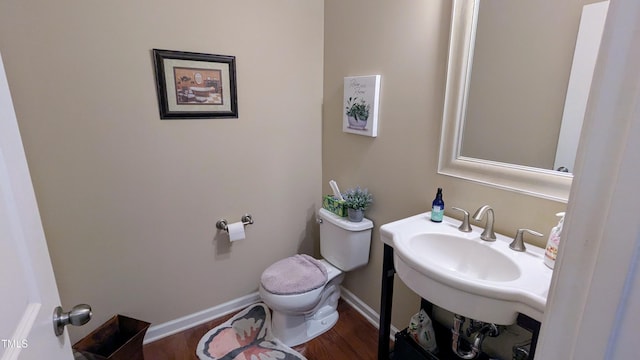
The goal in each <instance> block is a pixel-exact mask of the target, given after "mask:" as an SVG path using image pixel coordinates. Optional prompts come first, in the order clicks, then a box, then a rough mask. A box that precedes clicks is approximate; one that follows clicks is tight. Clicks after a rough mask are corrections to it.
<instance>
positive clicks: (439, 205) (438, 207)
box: [431, 188, 444, 222]
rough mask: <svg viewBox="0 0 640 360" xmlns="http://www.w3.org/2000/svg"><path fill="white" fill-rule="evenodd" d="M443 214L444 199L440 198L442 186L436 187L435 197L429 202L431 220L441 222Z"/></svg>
mask: <svg viewBox="0 0 640 360" xmlns="http://www.w3.org/2000/svg"><path fill="white" fill-rule="evenodd" d="M443 216H444V201H443V200H442V188H438V192H437V193H436V198H435V199H433V202H432V203H431V221H433V222H442V217H443Z"/></svg>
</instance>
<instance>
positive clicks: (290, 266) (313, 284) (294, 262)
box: [260, 254, 328, 295]
mask: <svg viewBox="0 0 640 360" xmlns="http://www.w3.org/2000/svg"><path fill="white" fill-rule="evenodd" d="M327 279H328V277H327V269H326V268H325V267H324V265H322V263H321V262H320V261H318V260H316V259H314V258H312V257H311V256H309V255H304V254H300V255H294V256H291V257H288V258H286V259H282V260H280V261H278V262H276V263H274V264H273V265H271V266H269V267H268V268H267V269H266V270H265V271H264V272H263V273H262V277H261V278H260V283H261V284H262V287H263V288H264V289H265V290H267V291H268V292H270V293H272V294H276V295H293V294H302V293H306V292H308V291H311V290H314V289H317V288H319V287H322V286H324V284H326V283H327Z"/></svg>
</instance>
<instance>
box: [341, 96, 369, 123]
mask: <svg viewBox="0 0 640 360" xmlns="http://www.w3.org/2000/svg"><path fill="white" fill-rule="evenodd" d="M369 109H370V105H369V104H367V103H366V102H365V101H364V99H360V100H358V97H350V98H349V100H348V101H347V106H346V108H345V110H346V114H347V116H351V117H353V118H356V119H357V120H360V121H367V120H368V119H369Z"/></svg>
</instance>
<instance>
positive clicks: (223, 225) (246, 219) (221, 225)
mask: <svg viewBox="0 0 640 360" xmlns="http://www.w3.org/2000/svg"><path fill="white" fill-rule="evenodd" d="M240 220H241V221H242V225H245V226H247V225H251V224H253V217H251V214H244V215H243V216H242V218H240ZM228 224H229V222H228V221H227V220H226V219H220V220H218V222H216V227H217V228H218V229H220V230H223V231H226V232H229V229H228V228H227V225H228Z"/></svg>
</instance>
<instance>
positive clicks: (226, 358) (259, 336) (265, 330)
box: [196, 303, 306, 360]
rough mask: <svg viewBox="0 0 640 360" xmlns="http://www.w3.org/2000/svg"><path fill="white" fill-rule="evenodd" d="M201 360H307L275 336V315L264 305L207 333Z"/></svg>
mask: <svg viewBox="0 0 640 360" xmlns="http://www.w3.org/2000/svg"><path fill="white" fill-rule="evenodd" d="M196 355H198V357H199V358H200V360H212V359H214V360H254V359H255V360H269V359H273V360H306V358H305V357H304V356H302V355H301V354H300V353H298V352H296V351H295V350H293V349H291V348H290V347H288V346H286V345H285V344H283V343H282V342H280V340H278V339H277V338H275V337H274V336H273V334H272V333H271V313H270V312H269V308H267V306H266V305H265V304H263V303H258V304H254V305H251V306H249V307H248V308H246V309H244V310H242V311H240V312H239V313H238V314H236V315H234V316H233V317H232V318H231V319H229V320H227V321H226V322H225V323H224V324H222V325H219V326H217V327H215V328H213V329H211V330H209V332H207V333H206V334H205V335H204V336H203V337H202V339H200V342H199V343H198V348H197V349H196Z"/></svg>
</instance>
